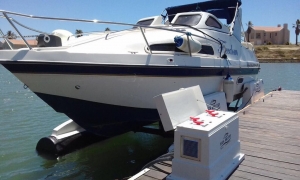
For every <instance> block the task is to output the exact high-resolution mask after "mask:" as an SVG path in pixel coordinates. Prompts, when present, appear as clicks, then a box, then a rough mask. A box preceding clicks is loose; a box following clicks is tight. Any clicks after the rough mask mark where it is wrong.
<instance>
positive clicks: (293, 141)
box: [136, 90, 300, 180]
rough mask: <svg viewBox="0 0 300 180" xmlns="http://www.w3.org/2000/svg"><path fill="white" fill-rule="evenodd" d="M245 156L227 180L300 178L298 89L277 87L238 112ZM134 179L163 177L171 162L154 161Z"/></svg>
mask: <svg viewBox="0 0 300 180" xmlns="http://www.w3.org/2000/svg"><path fill="white" fill-rule="evenodd" d="M238 114H239V119H240V141H241V152H242V153H244V154H245V160H244V161H243V162H242V164H241V165H240V166H239V167H238V169H237V170H236V171H235V172H234V173H233V174H232V175H231V176H230V177H229V179H230V180H246V179H258V180H264V179H265V180H271V179H277V180H278V179H284V180H288V179H291V180H299V179H300V143H299V142H300V92H298V91H287V90H284V91H279V92H278V91H276V92H271V93H269V94H267V95H266V96H265V97H264V98H262V99H260V100H259V101H258V102H256V103H254V104H252V105H250V106H248V107H246V108H244V109H243V110H241V111H240V112H239V113H238ZM149 169H150V170H149V171H147V172H146V173H144V174H142V175H140V176H139V175H138V176H139V177H137V178H136V179H137V180H158V179H159V180H162V179H165V178H166V176H167V175H168V174H170V173H171V172H172V162H171V161H165V162H162V163H157V164H155V165H153V166H152V167H150V168H149Z"/></svg>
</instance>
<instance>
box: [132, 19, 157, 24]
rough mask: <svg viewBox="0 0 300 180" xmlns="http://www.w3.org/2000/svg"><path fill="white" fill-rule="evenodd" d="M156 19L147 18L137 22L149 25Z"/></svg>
mask: <svg viewBox="0 0 300 180" xmlns="http://www.w3.org/2000/svg"><path fill="white" fill-rule="evenodd" d="M153 20H154V19H147V20H143V21H139V22H137V23H136V24H137V25H143V26H149V25H150V24H151V23H152V22H153Z"/></svg>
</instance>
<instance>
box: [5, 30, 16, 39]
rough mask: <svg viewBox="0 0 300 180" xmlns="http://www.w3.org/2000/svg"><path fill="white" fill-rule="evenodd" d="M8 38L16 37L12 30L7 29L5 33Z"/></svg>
mask: <svg viewBox="0 0 300 180" xmlns="http://www.w3.org/2000/svg"><path fill="white" fill-rule="evenodd" d="M5 36H6V37H7V38H8V39H17V36H16V34H15V33H14V32H12V31H7V33H6V35H5Z"/></svg>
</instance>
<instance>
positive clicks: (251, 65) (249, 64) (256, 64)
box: [247, 62, 259, 67]
mask: <svg viewBox="0 0 300 180" xmlns="http://www.w3.org/2000/svg"><path fill="white" fill-rule="evenodd" d="M247 67H259V63H254V62H247Z"/></svg>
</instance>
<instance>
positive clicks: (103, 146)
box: [0, 64, 300, 180]
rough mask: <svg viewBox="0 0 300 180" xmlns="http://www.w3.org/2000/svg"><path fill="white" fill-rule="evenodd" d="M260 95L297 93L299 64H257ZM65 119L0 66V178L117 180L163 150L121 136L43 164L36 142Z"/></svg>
mask: <svg viewBox="0 0 300 180" xmlns="http://www.w3.org/2000/svg"><path fill="white" fill-rule="evenodd" d="M261 68H262V69H261V72H260V74H259V78H262V79H264V82H265V92H266V93H267V92H270V91H271V90H273V89H275V88H277V87H278V86H282V87H283V89H289V90H300V83H299V80H298V78H299V77H300V71H299V70H300V64H261ZM66 120H68V117H66V116H65V115H63V114H59V113H56V112H55V111H54V110H53V109H52V108H51V107H49V106H48V105H47V104H45V103H44V102H43V101H42V100H40V99H39V98H38V97H37V96H36V95H34V94H33V93H32V92H31V91H30V90H28V89H27V90H26V89H24V88H23V84H22V83H21V82H20V81H19V80H18V79H16V78H15V77H14V76H13V75H12V74H11V73H9V72H8V71H7V70H6V69H4V68H3V67H2V66H0V124H1V125H0V179H1V180H2V179H120V178H123V177H128V176H130V175H133V174H135V173H137V172H138V171H139V170H140V168H141V167H142V166H143V165H145V164H146V163H147V162H149V161H150V160H152V159H154V158H155V157H157V156H159V155H160V154H162V153H164V152H166V150H167V148H168V147H169V145H170V144H171V143H172V139H168V138H162V137H159V136H155V135H149V134H144V133H136V134H134V133H126V134H124V135H121V136H117V137H114V138H111V139H107V140H105V141H102V142H99V143H96V144H93V145H91V146H89V147H86V148H84V149H81V150H78V151H76V152H73V153H71V154H68V155H65V156H63V157H60V158H58V159H56V160H46V159H44V158H42V157H40V156H38V155H37V153H36V152H35V146H36V143H37V141H38V140H39V139H40V138H41V137H44V136H48V135H49V134H51V131H52V129H53V128H54V127H56V126H57V125H59V124H61V123H62V122H64V121H66Z"/></svg>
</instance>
